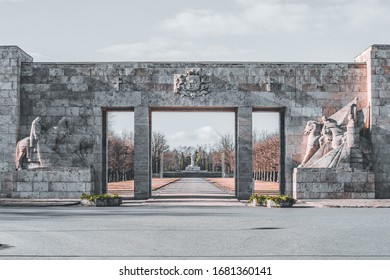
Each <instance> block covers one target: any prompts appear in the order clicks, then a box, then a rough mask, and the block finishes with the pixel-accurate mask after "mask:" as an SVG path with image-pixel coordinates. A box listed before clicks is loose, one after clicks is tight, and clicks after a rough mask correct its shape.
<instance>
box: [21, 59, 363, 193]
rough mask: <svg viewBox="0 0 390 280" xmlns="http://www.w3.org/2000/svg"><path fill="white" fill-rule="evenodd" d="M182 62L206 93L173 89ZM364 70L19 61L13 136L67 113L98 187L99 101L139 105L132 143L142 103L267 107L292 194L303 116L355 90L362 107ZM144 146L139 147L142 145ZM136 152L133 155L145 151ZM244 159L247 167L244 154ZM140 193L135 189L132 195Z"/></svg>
mask: <svg viewBox="0 0 390 280" xmlns="http://www.w3.org/2000/svg"><path fill="white" fill-rule="evenodd" d="M189 68H200V69H201V71H202V73H203V74H204V75H206V76H208V77H209V79H210V83H209V91H210V93H209V94H207V95H205V96H200V97H195V98H191V97H181V96H180V95H179V94H177V93H175V92H174V88H173V78H174V75H175V74H183V73H185V72H186V69H189ZM366 74H367V72H366V65H365V64H364V63H332V64H327V63H320V64H306V63H86V64H78V63H73V64H72V63H24V64H23V67H22V73H21V94H22V98H23V103H22V107H21V126H20V135H19V137H20V138H22V137H24V136H26V135H28V133H29V129H30V125H31V122H32V121H33V120H34V118H36V117H37V116H42V117H43V122H45V123H46V124H47V126H50V125H54V124H55V123H56V122H57V121H58V120H59V119H60V118H61V117H62V116H67V117H69V118H70V119H71V123H72V129H73V131H72V133H73V134H74V135H79V136H83V135H84V136H89V135H93V137H94V148H93V152H92V153H91V154H90V155H89V156H88V157H89V162H90V164H91V165H92V166H93V169H94V170H95V175H94V181H95V182H96V184H95V186H96V188H97V189H96V191H99V190H101V189H102V186H101V185H100V184H101V178H102V174H101V173H102V162H103V161H102V160H103V159H102V141H103V139H104V137H103V135H102V133H103V132H102V131H103V129H102V124H103V119H102V108H116V109H118V108H127V109H129V108H130V109H131V108H135V111H136V114H135V115H136V117H137V116H138V115H140V114H141V111H142V116H144V115H145V116H146V117H147V118H146V119H145V116H144V117H142V118H144V119H145V122H144V123H143V122H141V123H139V122H138V121H137V120H136V121H135V124H136V127H135V129H136V132H137V125H138V123H139V125H140V130H139V131H140V132H141V133H138V136H137V133H136V142H137V141H138V142H143V143H144V144H145V145H147V143H148V141H149V140H148V139H147V138H148V136H149V134H148V133H147V130H148V125H149V120H148V118H149V117H148V114H149V113H148V112H149V110H153V109H160V108H166V107H170V108H172V109H175V108H176V109H183V108H186V107H189V108H192V109H194V108H195V109H196V108H199V110H203V109H205V108H206V109H207V108H209V109H210V108H217V109H218V110H220V109H226V110H234V109H235V108H251V107H253V108H256V109H262V108H263V109H274V110H275V111H283V112H284V114H285V115H284V116H285V119H284V121H285V137H286V139H285V144H286V154H285V171H286V172H285V190H286V192H287V193H289V194H292V173H293V172H292V171H293V168H294V167H296V166H297V165H298V164H299V163H300V161H301V160H302V155H303V153H304V150H305V137H304V136H303V135H302V133H303V129H304V127H305V124H306V122H307V121H308V120H312V119H316V120H318V119H319V118H320V117H321V116H322V115H324V114H326V115H329V114H332V113H334V112H335V111H337V110H338V109H340V108H341V107H343V106H344V105H345V104H347V103H348V102H350V101H351V100H352V99H353V98H355V97H359V104H358V105H359V108H362V107H364V106H366V104H367V98H366V95H367V87H366V79H367V76H366ZM119 79H120V80H121V83H118V81H119ZM267 84H268V85H267ZM118 85H119V86H118ZM138 108H139V109H138ZM247 117H250V116H247ZM142 118H141V119H142ZM152 121H153V120H152ZM248 121H249V120H247V123H248V125H251V121H249V122H248ZM243 129H244V130H243V131H245V128H243ZM145 132H146V134H145ZM141 134H142V135H141ZM143 134H145V135H143ZM145 145H144V146H143V147H142V148H141V151H145V149H144V147H145ZM141 151H140V152H141ZM140 156H141V159H139V160H138V161H137V162H142V161H143V159H142V158H145V156H143V155H140ZM136 157H137V155H136ZM144 161H145V164H146V165H145V164H144V165H142V166H140V167H139V170H141V171H143V172H146V173H145V175H142V176H141V175H138V176H137V175H136V176H135V177H136V181H137V178H140V179H139V180H140V181H142V182H143V183H142V184H148V183H147V182H146V181H147V179H146V178H147V177H148V174H149V173H148V172H149V171H148V170H147V166H148V159H147V158H145V159H144ZM247 161H248V163H247V166H248V165H250V164H251V160H250V159H249V158H248V160H247ZM247 173H248V172H247ZM248 174H249V173H248ZM248 174H246V175H248ZM246 175H244V176H246ZM248 176H249V175H248ZM244 184H250V182H249V181H248V182H246V183H244ZM99 185H100V187H99ZM143 188H145V186H144V185H143ZM147 195H148V193H145V192H143V193H142V191H141V194H140V196H144V197H145V196H147Z"/></svg>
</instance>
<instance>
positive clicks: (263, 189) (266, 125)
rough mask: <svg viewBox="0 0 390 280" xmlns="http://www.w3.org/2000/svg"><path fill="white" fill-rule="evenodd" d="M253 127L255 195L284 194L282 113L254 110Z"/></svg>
mask: <svg viewBox="0 0 390 280" xmlns="http://www.w3.org/2000/svg"><path fill="white" fill-rule="evenodd" d="M252 127H253V137H252V172H253V181H254V184H253V185H254V188H253V193H256V194H261V195H278V194H280V193H282V192H283V191H282V190H281V181H282V177H283V172H282V163H281V154H282V152H281V146H282V143H281V134H282V133H281V113H280V112H270V111H256V110H254V111H253V114H252Z"/></svg>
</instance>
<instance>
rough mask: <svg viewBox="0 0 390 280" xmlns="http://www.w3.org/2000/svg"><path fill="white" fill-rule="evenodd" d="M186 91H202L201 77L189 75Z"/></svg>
mask: <svg viewBox="0 0 390 280" xmlns="http://www.w3.org/2000/svg"><path fill="white" fill-rule="evenodd" d="M186 89H187V90H189V91H197V90H199V89H200V77H199V76H198V75H189V76H187V78H186Z"/></svg>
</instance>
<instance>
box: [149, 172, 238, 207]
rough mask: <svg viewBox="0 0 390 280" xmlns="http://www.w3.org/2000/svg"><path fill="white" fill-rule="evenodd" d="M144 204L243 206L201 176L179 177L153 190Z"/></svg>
mask: <svg viewBox="0 0 390 280" xmlns="http://www.w3.org/2000/svg"><path fill="white" fill-rule="evenodd" d="M152 196H153V197H152V199H149V200H148V201H147V202H146V205H149V206H156V205H164V206H181V205H186V206H242V207H243V206H245V204H244V203H242V202H240V201H239V200H237V199H236V198H235V197H234V196H233V195H231V194H228V193H226V192H224V191H222V190H220V189H218V188H217V187H216V186H214V185H213V184H211V183H210V182H208V181H206V180H205V179H202V178H181V179H179V180H178V181H176V182H174V183H171V184H169V185H167V186H165V187H163V188H161V189H158V190H156V191H153V193H152Z"/></svg>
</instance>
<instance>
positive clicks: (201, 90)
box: [174, 68, 210, 98]
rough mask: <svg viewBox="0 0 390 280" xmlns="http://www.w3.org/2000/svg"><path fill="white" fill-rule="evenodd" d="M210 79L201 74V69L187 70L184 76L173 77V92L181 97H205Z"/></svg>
mask: <svg viewBox="0 0 390 280" xmlns="http://www.w3.org/2000/svg"><path fill="white" fill-rule="evenodd" d="M209 83H210V79H209V77H208V76H206V75H203V74H201V69H199V68H197V69H188V70H186V74H185V75H183V74H176V75H175V76H174V92H176V93H178V94H180V95H181V96H182V97H184V96H187V97H191V98H194V97H199V96H204V95H207V94H208V93H209V92H210V91H209Z"/></svg>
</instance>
